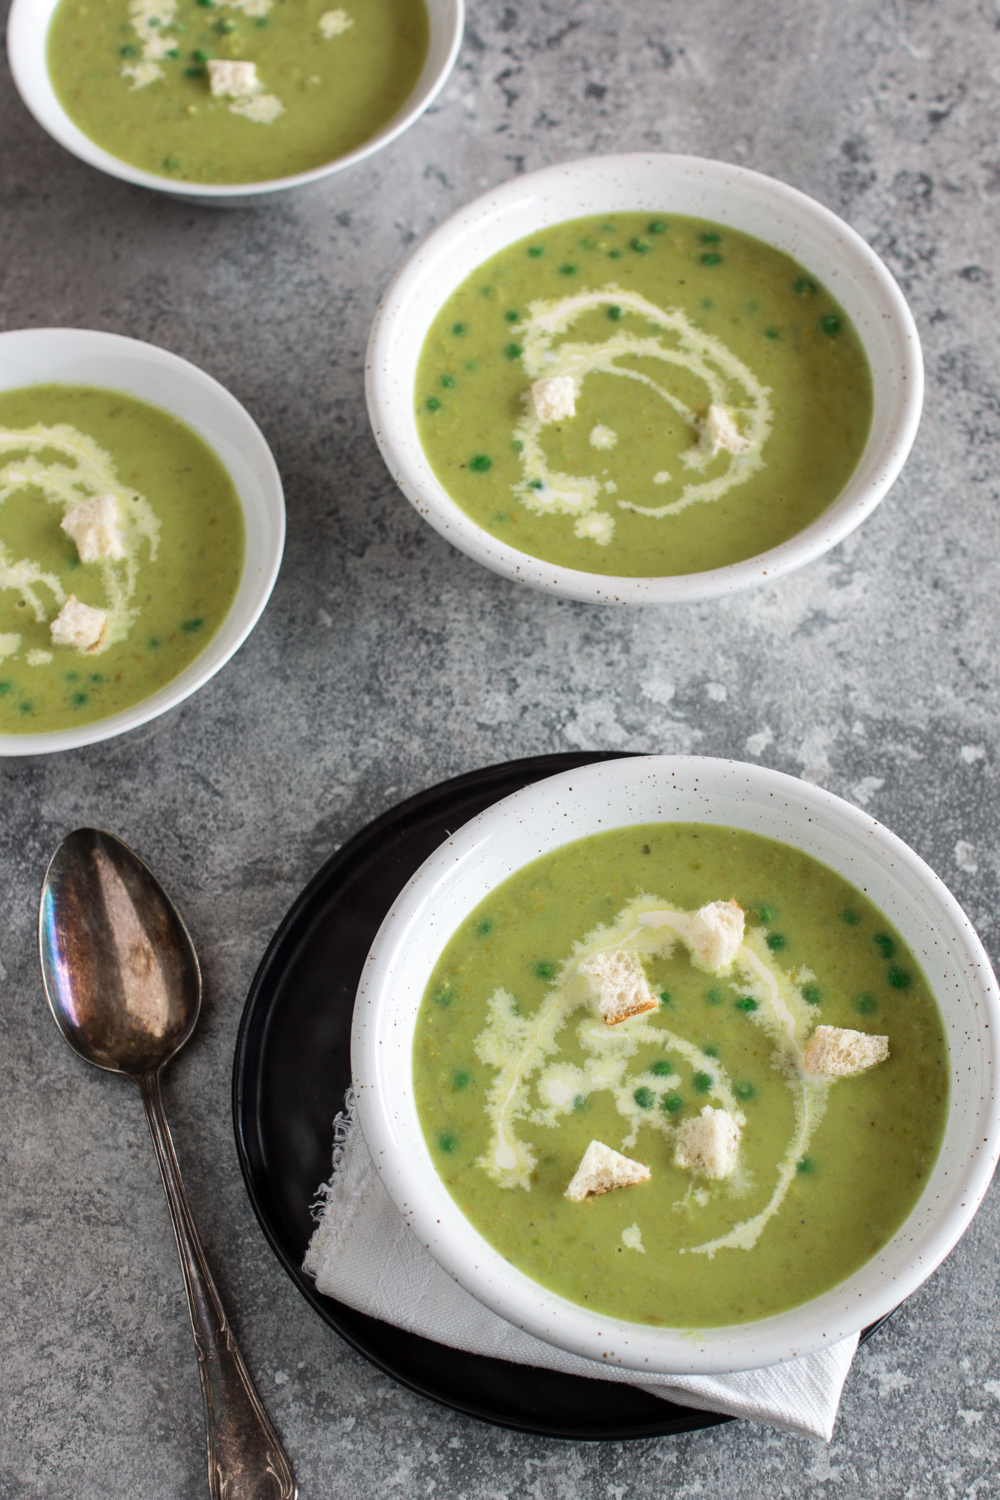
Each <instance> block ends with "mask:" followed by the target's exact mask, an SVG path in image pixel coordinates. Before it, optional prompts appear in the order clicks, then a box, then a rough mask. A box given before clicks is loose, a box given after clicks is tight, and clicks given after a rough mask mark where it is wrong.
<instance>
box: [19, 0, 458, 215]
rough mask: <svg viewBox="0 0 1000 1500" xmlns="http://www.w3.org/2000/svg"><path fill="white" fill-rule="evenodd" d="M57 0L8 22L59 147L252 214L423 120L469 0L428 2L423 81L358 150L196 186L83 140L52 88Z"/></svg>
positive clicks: (174, 192)
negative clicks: (283, 170)
mask: <svg viewBox="0 0 1000 1500" xmlns="http://www.w3.org/2000/svg"><path fill="white" fill-rule="evenodd" d="M58 4H59V0H13V4H12V5H11V8H10V15H9V17H8V21H7V56H8V59H9V61H10V70H11V73H12V74H13V77H14V82H15V84H16V85H17V89H18V93H19V94H20V95H21V98H22V99H23V100H24V103H25V104H26V105H27V107H28V109H29V110H30V111H31V113H32V114H33V115H34V117H35V119H36V120H37V121H38V123H39V125H41V127H42V129H43V130H45V131H47V132H48V134H49V135H50V136H51V137H52V138H53V140H55V141H58V142H59V144H60V146H65V148H66V150H67V151H70V152H72V154H73V155H74V156H76V157H79V159H80V160H81V161H84V162H86V163H87V164H88V166H91V167H97V169H98V170H99V171H101V172H107V173H108V175H109V176H111V177H118V178H120V179H121V180H122V181H123V182H132V183H136V184H137V185H138V186H140V187H147V188H152V189H153V191H154V192H158V193H167V194H169V195H170V196H171V197H173V198H179V199H181V201H182V202H190V203H200V204H203V205H205V206H207V207H215V208H250V207H254V206H256V205H257V204H259V203H261V202H264V201H267V200H268V199H271V198H274V197H276V196H283V195H285V194H287V193H290V192H294V191H297V190H300V189H303V188H309V187H314V186H316V185H318V184H320V183H322V182H324V181H325V180H326V179H327V178H328V177H331V176H333V175H334V174H335V173H337V172H343V171H345V170H346V169H347V168H348V167H353V166H355V165H357V163H358V162H361V161H364V160H365V159H366V158H367V157H369V156H371V155H372V154H373V153H374V152H375V151H379V150H381V149H382V147H383V146H387V145H388V144H389V142H390V141H394V140H395V139H396V137H397V136H398V135H401V134H402V132H403V131H404V130H406V129H408V128H409V126H410V125H412V124H413V123H414V121H415V120H418V119H419V118H420V116H421V115H422V114H423V113H424V111H425V110H426V109H427V108H428V106H429V105H430V104H432V103H433V101H434V100H435V99H436V98H437V95H438V94H439V93H440V91H441V89H442V88H443V87H444V85H445V83H446V82H447V79H448V75H449V74H450V72H451V70H452V68H453V67H454V65H455V58H456V57H457V56H458V49H459V47H460V46H461V44H462V32H463V29H464V26H465V0H425V4H426V6H427V16H428V20H429V22H430V41H429V45H428V49H427V57H426V59H425V61H424V66H423V69H422V70H421V73H420V77H419V78H418V79H417V82H416V84H415V86H414V88H413V91H412V93H411V94H410V96H409V98H408V99H406V100H405V101H404V102H403V104H402V105H401V106H400V108H399V109H398V110H397V111H396V113H395V114H394V115H393V116H392V118H391V119H390V120H388V121H386V123H385V125H383V126H382V128H381V130H379V131H377V132H376V133H375V135H373V136H371V137H370V138H369V139H368V140H367V141H364V142H363V143H362V144H361V145H360V146H359V147H358V148H357V150H355V151H350V152H348V153H347V154H346V155H345V156H339V157H336V158H335V159H334V160H333V161H329V162H324V164H323V165H322V166H319V167H313V168H311V169H310V170H309V171H307V172H298V173H295V174H294V175H292V176H289V177H279V178H273V179H270V180H266V181H262V182H245V183H197V182H180V181H174V180H173V179H171V178H168V177H158V176H156V175H155V174H154V173H152V172H144V171H143V170H142V169H141V168H140V167H134V166H132V165H130V163H129V162H125V161H121V160H120V159H119V158H118V157H117V156H112V154H111V153H110V151H105V150H104V149H103V147H101V146H98V145H97V144H96V142H94V141H92V140H91V139H90V137H89V136H87V135H84V133H83V131H82V130H81V129H80V128H79V126H78V125H75V124H74V123H73V121H72V120H71V119H70V117H69V115H68V114H67V113H66V111H65V110H64V109H63V107H62V105H61V104H60V102H59V99H58V97H57V95H56V91H55V89H54V88H53V87H52V81H51V79H50V78H49V72H48V66H47V62H46V45H47V39H48V32H49V25H50V22H51V20H52V15H53V12H54V11H55V9H56V6H57V5H58Z"/></svg>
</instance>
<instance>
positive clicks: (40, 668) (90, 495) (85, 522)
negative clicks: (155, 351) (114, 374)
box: [0, 385, 245, 734]
mask: <svg viewBox="0 0 1000 1500" xmlns="http://www.w3.org/2000/svg"><path fill="white" fill-rule="evenodd" d="M244 551H245V539H244V528H243V510H242V507H241V505H240V500H239V496H238V495H237V493H236V489H235V486H234V485H233V481H232V479H231V478H230V476H229V474H228V472H227V470H226V468H225V467H224V465H223V464H222V462H221V460H220V459H219V458H218V457H217V455H216V454H215V453H214V452H213V451H212V449H211V448H210V447H209V446H208V444H207V443H205V442H203V440H202V439H201V438H200V437H198V436H197V434H196V433H194V432H193V431H192V430H191V429H190V428H189V427H187V426H186V425H185V424H184V423H183V422H180V421H178V420H177V418H176V417H173V416H171V415H170V413H169V412H165V411H161V410H160V409H159V408H158V407H155V406H149V405H147V404H146V403H145V402H144V401H138V400H136V399H135V398H134V397H132V396H126V395H124V394H122V393H121V392H119V391H111V390H102V389H97V388H95V387H90V386H75V385H33V386H25V387H22V388H19V389H16V390H8V391H2V392H0V734H33V733H38V732H42V731H48V730H57V729H69V728H76V727H77V726H79V725H81V724H89V723H92V722H93V721H94V720H95V719H103V718H106V717H107V716H108V715H110V714H114V713H118V712H119V711H120V710H122V709H125V708H130V707H131V706H132V705H133V704H136V703H139V702H141V701H142V699H144V698H148V697H149V696H150V694H151V693H154V692H156V691H157V689H158V688H161V687H164V686H165V685H166V684H167V683H168V682H170V681H172V679H173V678H175V677H176V676H177V675H178V674H179V673H180V672H182V671H183V670H184V668H185V667H187V666H188V665H189V664H190V663H191V662H192V661H194V659H195V657H197V656H199V655H200V654H201V652H202V651H203V650H204V649H205V647H206V646H207V645H208V643H209V641H210V640H211V639H212V637H213V636H214V635H215V633H216V631H217V630H218V629H219V626H220V625H221V624H222V621H223V620H224V619H225V617H226V615H227V614H228V612H229V608H230V605H231V604H232V602H233V599H234V598H235V595H236V590H237V588H238V586H239V582H240V577H241V575H242V572H243V560H244Z"/></svg>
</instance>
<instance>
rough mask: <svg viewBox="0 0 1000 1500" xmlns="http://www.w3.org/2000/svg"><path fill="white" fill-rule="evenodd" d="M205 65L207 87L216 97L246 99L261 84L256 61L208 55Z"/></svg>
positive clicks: (254, 92) (256, 90) (257, 89)
mask: <svg viewBox="0 0 1000 1500" xmlns="http://www.w3.org/2000/svg"><path fill="white" fill-rule="evenodd" d="M207 67H208V82H209V87H210V88H211V90H212V93H213V94H214V95H215V97H216V98H220V97H221V98H229V99H246V98H248V97H249V96H250V95H251V94H256V93H257V92H258V91H259V89H260V88H261V86H262V85H261V82H260V79H259V78H258V77H257V64H256V63H252V62H231V61H230V60H229V59H228V58H224V57H210V58H209V60H208V64H207Z"/></svg>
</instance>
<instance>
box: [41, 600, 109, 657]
mask: <svg viewBox="0 0 1000 1500" xmlns="http://www.w3.org/2000/svg"><path fill="white" fill-rule="evenodd" d="M107 628H108V617H107V615H106V614H105V613H104V610H103V609H92V608H91V606H90V605H89V604H81V603H80V601H79V599H77V597H76V596H75V594H70V596H69V598H68V599H67V600H66V603H65V604H64V605H63V607H62V609H61V610H60V611H59V613H58V614H57V615H56V617H55V619H54V620H53V621H52V624H51V625H50V626H49V631H50V634H51V636H52V644H53V646H75V647H76V649H77V650H78V651H96V650H97V649H98V648H99V646H100V645H101V643H102V642H103V640H104V634H105V631H106V630H107Z"/></svg>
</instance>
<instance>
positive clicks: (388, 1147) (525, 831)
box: [352, 756, 1000, 1374]
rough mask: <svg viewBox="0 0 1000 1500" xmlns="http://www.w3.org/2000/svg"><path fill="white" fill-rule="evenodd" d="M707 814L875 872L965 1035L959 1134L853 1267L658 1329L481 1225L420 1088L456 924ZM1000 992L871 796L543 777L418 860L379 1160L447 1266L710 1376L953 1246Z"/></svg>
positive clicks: (381, 1009)
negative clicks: (556, 874) (552, 856)
mask: <svg viewBox="0 0 1000 1500" xmlns="http://www.w3.org/2000/svg"><path fill="white" fill-rule="evenodd" d="M658 821H665V822H703V823H713V824H721V825H724V826H726V827H729V828H739V829H745V830H747V831H750V832H753V833H758V834H763V835H765V836H767V837H769V838H775V839H779V840H782V841H783V842H784V843H786V844H789V845H792V846H793V847H794V848H796V849H800V850H803V851H805V852H806V853H808V854H810V855H811V856H813V857H814V858H815V859H818V860H821V861H822V862H823V863H824V864H826V865H828V866H830V867H831V868H833V869H834V870H836V871H837V872H838V873H839V874H841V875H842V876H844V877H845V878H846V879H847V880H849V881H851V882H852V883H853V884H854V885H855V886H857V887H859V888H860V889H861V890H863V891H864V892H865V894H866V895H867V896H868V897H869V898H870V899H871V900H872V901H874V902H875V904H876V905H877V906H878V907H880V908H881V910H882V911H883V912H884V914H885V915H886V917H888V919H889V920H890V921H891V922H892V923H894V924H895V926H896V927H897V928H898V930H899V931H900V933H901V934H902V936H903V938H904V939H905V941H906V942H907V943H908V944H909V945H910V947H911V948H912V950H913V952H914V954H915V955H916V957H917V959H918V960H919V962H920V963H921V965H922V967H923V969H924V972H925V974H926V976H927V979H928V981H929V983H930V986H931V989H932V991H933V992H934V994H935V996H936V998H937V1001H938V1005H939V1008H940V1011H941V1014H942V1017H943V1020H944V1024H945V1029H946V1034H947V1039H948V1045H949V1048H950V1082H951V1090H950V1101H949V1109H948V1118H947V1125H946V1129H945V1135H944V1140H943V1144H942V1147H941V1151H940V1154H939V1157H938V1160H937V1162H936V1164H935V1167H934V1170H933V1172H932V1174H931V1176H930V1178H929V1180H928V1182H927V1184H926V1186H925V1188H924V1191H923V1193H922V1194H921V1196H920V1199H919V1200H918V1202H917V1204H916V1206H915V1207H914V1209H913V1210H912V1212H911V1213H910V1214H909V1216H908V1217H907V1219H906V1220H905V1222H904V1223H903V1225H902V1226H901V1227H900V1228H899V1229H898V1230H897V1232H896V1233H895V1235H893V1237H892V1239H891V1240H890V1241H889V1242H888V1243H887V1244H886V1245H885V1247H884V1248H883V1249H882V1250H881V1251H880V1252H879V1253H878V1254H877V1255H876V1256H874V1257H873V1258H872V1259H871V1260H869V1261H868V1262H867V1263H866V1264H865V1265H864V1266H862V1267H861V1269H860V1270H858V1271H856V1272H855V1273H854V1274H853V1275H852V1276H850V1277H849V1278H848V1279H847V1280H846V1281H843V1282H841V1283H840V1284H839V1285H838V1286H836V1287H834V1288H832V1289H831V1290H829V1291H827V1292H825V1293H823V1294H822V1295H821V1296H818V1297H815V1298H813V1299H812V1300H810V1301H808V1302H806V1303H804V1304H802V1305H801V1306H799V1307H796V1308H793V1309H791V1310H790V1311H787V1312H784V1313H780V1314H777V1315H775V1316H772V1317H767V1318H762V1319H760V1320H758V1321H754V1322H748V1323H744V1324H740V1325H736V1326H730V1327H721V1328H710V1329H678V1328H654V1327H649V1326H645V1325H640V1324H635V1323H627V1322H620V1321H615V1320H614V1319H612V1318H608V1317H604V1316H601V1315H599V1314H596V1313H594V1312H591V1311H588V1310H587V1309H585V1308H584V1307H582V1306H580V1305H578V1304H576V1303H573V1302H570V1301H568V1300H566V1299H564V1298H562V1297H560V1296H558V1295H557V1294H555V1293H553V1292H550V1291H548V1290H547V1289H546V1288H544V1287H542V1286H541V1285H539V1284H538V1283H537V1282H534V1281H532V1280H531V1279H530V1278H529V1277H527V1276H526V1275H524V1274H523V1273H522V1272H520V1271H518V1270H517V1269H515V1267H513V1266H512V1265H511V1264H510V1263H509V1262H508V1261H507V1260H505V1259H504V1257H503V1256H502V1255H501V1254H500V1253H499V1252H498V1251H497V1250H494V1249H493V1247H492V1246H491V1245H489V1244H488V1243H487V1242H486V1241H485V1240H484V1239H483V1238H482V1237H481V1236H480V1235H479V1234H478V1232H477V1231H476V1230H475V1229H474V1228H473V1227H472V1225H471V1224H470V1222H469V1220H468V1219H467V1218H466V1217H465V1215H464V1214H463V1212H462V1211H461V1209H460V1208H459V1207H458V1205H457V1204H456V1202H455V1201H454V1200H453V1199H452V1198H451V1196H450V1195H449V1193H448V1191H447V1189H446V1188H445V1186H444V1185H443V1183H442V1181H441V1179H440V1178H439V1176H438V1175H437V1172H436V1170H435V1167H434V1165H433V1161H432V1158H431V1156H430V1153H429V1151H428V1149H427V1146H426V1144H425V1141H424V1137H423V1133H422V1131H421V1126H420V1120H419V1118H418V1114H417V1109H416V1104H415V1099H414V1088H413V1062H412V1049H413V1037H414V1029H415V1024H416V1019H417V1012H418V1010H419V1007H420V1003H421V999H422V997H423V993H424V989H425V986H426V985H427V983H428V980H429V978H430V975H431V973H432V971H433V969H434V966H435V964H436V962H437V960H438V958H439V957H440V955H441V952H442V950H443V948H444V947H445V945H446V943H447V942H448V940H449V938H450V937H451V935H452V934H453V932H454V931H455V929H456V928H457V927H458V926H459V924H460V923H461V922H462V921H463V920H464V918H465V917H466V916H468V915H469V913H470V912H471V911H472V910H473V909H474V908H475V907H476V906H477V905H478V903H479V902H480V901H481V900H483V899H484V898H485V897H486V896H487V895H488V894H489V892H490V891H492V890H493V889H494V888H495V887H496V886H497V885H498V884H499V883H500V882H501V881H503V880H505V879H507V877H508V876H510V875H512V874H513V873H514V872H515V871H517V870H518V869H520V868H522V867H523V866H524V865H525V864H527V863H528V862H530V861H531V860H534V859H536V858H538V857H539V856H540V855H542V854H545V853H547V852H549V851H551V850H553V849H555V848H558V847H559V846H560V845H562V844H565V843H567V842H569V841H570V840H573V839H577V838H582V837H584V836H586V835H588V834H592V833H597V832H603V831H606V830H608V829H611V828H618V827H625V826H627V825H629V824H635V823H645V822H658ZM998 1023H1000V1005H998V991H997V985H996V981H995V979H994V977H993V973H992V970H991V968H990V964H989V961H988V959H987V957H986V954H985V952H984V950H983V948H982V945H981V944H980V942H979V939H978V938H977V936H976V934H975V932H974V931H973V929H972V926H971V924H970V923H969V921H968V918H967V917H966V916H965V915H964V913H963V912H962V910H961V908H960V907H959V906H958V903H957V902H956V901H955V899H954V897H953V896H952V895H951V894H950V893H949V892H948V890H947V889H946V888H945V886H944V885H943V884H942V882H941V881H940V880H939V879H938V877H937V876H936V875H934V873H933V872H932V871H931V870H930V869H929V868H928V866H927V865H926V864H925V863H924V862H923V861H922V860H921V859H920V858H919V856H918V855H916V854H915V853H914V852H913V851H912V850H911V849H909V848H907V846H906V845H905V844H903V843H902V842H901V841H900V840H899V839H897V838H896V837H895V836H894V835H893V834H891V833H889V832H888V831H887V830H886V829H885V828H883V827H882V826H881V825H880V824H878V823H876V822H875V821H874V820H873V819H872V818H870V817H869V816H868V815H867V814H866V813H863V812H861V811H860V810H859V809H857V808H855V807H853V806H851V805H850V804H849V803H846V802H843V801H841V800H840V799H839V798H837V797H835V796H833V795H832V794H831V793H829V792H826V791H823V790H821V789H820V788H818V787H814V786H810V785H808V784H807V783H804V782H800V781H797V780H796V779H794V778H793V777H789V776H785V775H782V774H781V773H779V772H776V771H770V770H767V769H765V768H762V767H760V766H751V765H742V764H740V763H738V762H733V761H722V760H710V759H701V758H697V757H667V756H664V757H642V758H636V759H629V760H622V761H614V762H610V763H604V764H599V765H593V766H589V767H587V768H586V769H584V770H576V771H572V772H567V773H566V774H564V775H560V776H555V777H552V778H551V779H549V780H546V781H543V782H539V783H537V784H536V785H534V786H531V787H528V788H526V789H525V790H524V791H522V792H518V793H516V794H515V795H514V796H512V797H509V798H507V799H506V800H505V801H503V802H501V803H498V804H497V805H496V806H495V807H493V808H490V809H489V810H488V811H487V812H485V813H483V814H481V815H480V816H479V817H477V818H475V819H473V821H472V822H470V823H468V824H466V826H465V827H464V828H462V829H460V830H459V831H458V832H457V833H456V834H454V835H453V836H452V837H451V838H450V839H449V840H448V842H447V843H446V844H444V845H443V846H442V847H441V849H440V850H438V851H437V852H436V853H435V854H434V855H432V856H431V858H430V859H428V860H427V862H426V863H425V864H424V865H423V866H422V867H421V869H420V870H418V871H417V873H416V874H415V875H414V877H413V878H412V880H411V881H410V882H409V884H408V885H407V886H406V888H405V889H404V890H403V891H402V892H401V894H400V896H399V898H398V899H397V901H396V902H395V904H394V906H393V908H392V910H391V911H390V913H389V914H388V916H387V917H386V919H385V922H384V923H383V925H382V928H381V929H380V931H379V933H378V936H377V938H376V940H375V943H374V945H373V947H372V949H371V952H370V954H369V958H368V962H367V965H366V970H365V975H364V978H363V980H362V983H361V986H360V988H359V991H358V999H357V1005H356V1008H355V1014H354V1031H353V1036H352V1072H353V1078H354V1088H355V1092H356V1096H357V1100H358V1109H359V1118H360V1120H361V1125H362V1129H363V1131H364V1134H365V1139H366V1141H367V1143H368V1146H369V1148H370V1150H371V1154H372V1158H373V1160H374V1161H375V1163H376V1165H377V1166H378V1168H379V1170H380V1172H381V1176H382V1180H383V1182H384V1183H385V1186H386V1188H387V1189H388V1191H389V1193H390V1195H391V1196H392V1198H393V1200H394V1202H395V1204H396V1206H397V1208H398V1209H399V1211H400V1213H401V1214H403V1215H404V1217H405V1218H406V1220H407V1221H408V1222H409V1223H410V1225H411V1226H412V1228H413V1229H414V1231H415V1232H416V1234H417V1235H418V1236H419V1237H420V1239H421V1240H422V1241H423V1243H424V1244H425V1245H427V1247H428V1248H429V1250H430V1251H431V1253H432V1254H433V1255H434V1256H435V1258H436V1259H437V1260H438V1261H439V1262H440V1264H441V1265H442V1266H443V1267H444V1268H445V1270H447V1271H448V1272H450V1273H451V1275H452V1276H453V1277H454V1278H455V1279H456V1280H457V1281H458V1282H460V1283H461V1285H462V1286H464V1287H465V1288H466V1289H467V1290H468V1291H469V1292H471V1293H472V1294H473V1295H474V1296H476V1297H477V1298H478V1299H479V1300H480V1301H481V1302H482V1303H484V1304H485V1305H486V1306H488V1307H490V1308H492V1309H493V1310H494V1311H495V1312H497V1313H499V1314H500V1315H501V1316H502V1317H504V1318H506V1319H507V1320H508V1321H509V1322H510V1323H513V1324H515V1325H516V1326H518V1327H520V1328H523V1329H525V1330H527V1331H528V1332H529V1333H532V1334H534V1335H536V1336H537V1337H539V1338H541V1339H545V1340H546V1341H548V1342H549V1343H551V1344H556V1345H558V1346H559V1347H561V1348H564V1349H567V1350H570V1351H571V1352H573V1353H575V1354H579V1355H583V1356H585V1357H588V1358H591V1359H597V1360H602V1361H606V1362H608V1363H614V1364H616V1365H620V1366H622V1367H624V1368H627V1369H636V1370H647V1371H656V1372H659V1373H673V1374H699V1373H700V1374H709V1373H719V1372H723V1371H733V1370H745V1369H752V1368H757V1367H760V1366H766V1365H770V1364H776V1363H780V1362H783V1361H785V1360H788V1359H791V1358H793V1357H795V1356H796V1355H801V1354H807V1353H811V1352H813V1351H815V1350H817V1349H822V1348H826V1347H829V1346H830V1345H831V1344H834V1343H836V1342H837V1341H838V1340H840V1339H843V1338H846V1337H847V1336H848V1335H850V1334H852V1333H854V1332H855V1331H857V1330H858V1329H860V1328H862V1327H864V1326H866V1325H867V1324H869V1323H872V1322H874V1321H876V1320H877V1319H878V1318H880V1317H882V1316H883V1315H884V1314H886V1313H888V1312H890V1311H891V1310H892V1309H893V1308H894V1307H895V1306H896V1305H897V1304H898V1303H899V1302H901V1301H902V1300H903V1298H904V1297H906V1296H907V1295H908V1294H909V1293H910V1292H912V1291H914V1290H915V1288H916V1287H918V1286H919V1285H920V1284H921V1282H923V1281H924V1279H925V1278H926V1277H927V1276H929V1275H930V1274H931V1272H932V1271H933V1270H934V1269H935V1267H936V1266H937V1265H938V1264H939V1263H940V1262H941V1260H942V1259H943V1258H944V1257H945V1255H947V1254H948V1252H949V1251H950V1250H951V1248H952V1247H953V1246H954V1244H955V1243H956V1241H957V1240H958V1238H959V1237H960V1235H961V1234H962V1233H963V1232H964V1230H965V1228H966V1227H967V1225H968V1223H969V1221H970V1220H971V1218H972V1216H973V1214H974V1213H975V1211H976V1208H977V1207H978V1204H979V1202H980V1200H981V1199H982V1196H983V1194H984V1193H985V1191H986V1188H987V1186H988V1184H989V1181H990V1177H991V1175H992V1172H993V1168H994V1166H995V1164H996V1160H997V1154H998V1144H1000V1111H998V1105H997V1099H996V1075H997V1063H998V1054H997V1047H998V1036H1000V1031H998Z"/></svg>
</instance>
